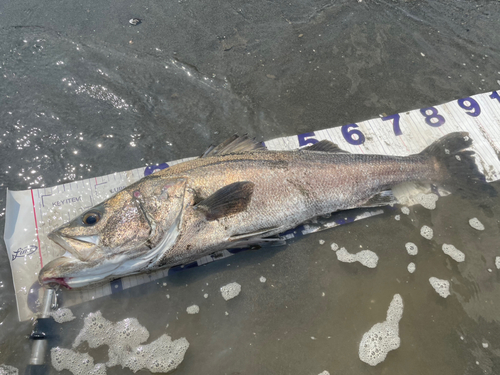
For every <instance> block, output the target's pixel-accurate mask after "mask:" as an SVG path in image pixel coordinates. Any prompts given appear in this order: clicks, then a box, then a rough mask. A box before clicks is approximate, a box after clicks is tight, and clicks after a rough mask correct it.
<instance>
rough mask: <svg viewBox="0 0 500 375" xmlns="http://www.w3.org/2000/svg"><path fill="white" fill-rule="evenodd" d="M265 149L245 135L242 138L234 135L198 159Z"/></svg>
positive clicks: (210, 148)
mask: <svg viewBox="0 0 500 375" xmlns="http://www.w3.org/2000/svg"><path fill="white" fill-rule="evenodd" d="M265 149H266V147H265V146H264V145H263V144H262V143H258V142H255V139H250V138H248V135H247V134H245V135H242V136H239V135H238V134H235V135H233V136H232V137H230V138H228V139H226V140H225V141H224V142H222V143H221V144H219V145H217V146H210V147H209V148H208V150H207V151H205V152H204V154H203V155H201V156H200V157H201V158H206V157H208V156H219V155H227V154H235V153H239V152H249V151H258V150H265Z"/></svg>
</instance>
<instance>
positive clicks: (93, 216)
mask: <svg viewBox="0 0 500 375" xmlns="http://www.w3.org/2000/svg"><path fill="white" fill-rule="evenodd" d="M99 220H101V214H100V213H99V212H87V213H86V214H85V216H83V219H82V221H83V224H85V225H88V226H92V225H94V224H96V223H97V222H98V221H99Z"/></svg>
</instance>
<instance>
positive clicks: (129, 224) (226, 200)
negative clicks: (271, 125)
mask: <svg viewBox="0 0 500 375" xmlns="http://www.w3.org/2000/svg"><path fill="white" fill-rule="evenodd" d="M471 145H472V139H471V138H470V137H469V135H468V133H466V132H456V133H450V134H448V135H445V136H444V137H442V138H441V139H439V140H437V141H436V142H434V143H432V144H431V145H429V146H428V147H427V148H425V149H424V150H423V151H421V152H420V153H418V154H413V155H409V156H386V155H368V154H351V153H348V152H346V151H344V150H342V149H340V148H339V147H338V146H337V145H336V144H334V143H332V142H330V141H327V140H323V141H319V142H318V143H315V144H313V145H310V146H307V147H304V148H300V149H297V150H292V151H271V150H267V149H266V148H265V146H264V145H263V144H262V143H258V142H255V141H254V140H252V139H250V138H249V137H248V136H247V135H244V136H238V135H235V136H233V137H231V138H229V139H227V140H226V141H224V142H223V143H221V144H220V145H218V146H216V147H213V146H211V147H210V148H209V149H208V150H207V151H206V152H205V153H204V154H203V155H201V157H199V158H196V159H192V160H189V161H186V162H183V163H179V164H176V165H173V166H171V167H169V168H166V169H163V170H161V171H158V172H156V173H153V174H151V175H149V176H146V177H144V178H142V179H141V180H139V181H137V182H135V183H133V184H131V185H130V186H128V187H127V188H125V189H123V190H121V191H119V192H118V193H116V194H115V195H114V196H112V197H110V198H109V199H107V200H105V201H103V202H102V203H100V204H98V205H96V206H94V207H92V208H91V209H89V210H88V211H85V212H83V213H82V214H81V215H80V216H78V217H76V218H75V219H73V220H72V221H70V222H68V223H66V224H64V225H62V226H61V227H59V228H57V229H55V230H53V231H52V232H51V233H50V234H49V235H48V238H49V239H51V240H52V241H54V242H55V243H56V244H58V245H59V246H60V247H62V249H64V250H65V251H66V252H65V254H64V255H62V256H60V257H57V258H55V259H54V260H52V261H51V262H49V263H47V264H46V265H45V266H44V267H43V268H42V270H41V271H40V273H39V282H40V283H41V284H43V285H47V284H48V285H53V284H58V285H62V286H65V287H67V288H79V287H83V286H87V285H91V284H95V283H99V282H102V281H104V280H111V279H116V278H120V277H123V276H127V275H131V274H137V273H142V272H151V271H154V270H157V269H160V268H170V267H174V266H178V265H182V264H187V263H189V262H192V261H194V260H197V259H199V258H201V257H203V256H205V255H209V254H212V253H216V252H218V251H221V250H223V249H227V248H241V247H244V246H251V245H252V244H259V243H266V242H269V243H272V242H273V241H278V240H279V239H280V237H279V234H280V233H283V232H285V231H287V230H289V229H293V228H295V227H297V226H298V225H300V224H301V223H303V222H305V221H307V220H310V219H312V218H314V217H317V216H321V215H328V214H331V213H333V212H336V211H340V210H348V209H352V208H357V207H379V206H385V205H388V204H392V203H397V199H396V198H395V196H394V194H393V191H392V188H394V187H395V186H398V185H399V184H402V183H407V182H427V183H433V184H436V185H437V186H440V187H443V188H444V189H446V190H448V191H450V192H452V193H459V194H461V195H462V196H464V197H478V196H481V195H484V194H487V195H490V196H494V195H496V191H495V189H494V188H493V187H491V185H489V184H487V183H486V180H485V177H484V175H483V174H482V173H481V172H480V171H479V170H478V168H477V165H476V163H475V160H474V157H473V155H474V152H473V151H471V150H468V148H470V146H471Z"/></svg>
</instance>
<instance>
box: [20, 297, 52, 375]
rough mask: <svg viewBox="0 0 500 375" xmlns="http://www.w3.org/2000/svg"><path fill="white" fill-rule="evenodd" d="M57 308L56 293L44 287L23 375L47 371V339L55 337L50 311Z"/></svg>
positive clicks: (35, 374) (46, 372)
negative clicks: (28, 357) (29, 355)
mask: <svg viewBox="0 0 500 375" xmlns="http://www.w3.org/2000/svg"><path fill="white" fill-rule="evenodd" d="M56 308H57V294H56V290H55V289H53V288H44V292H43V300H42V305H41V311H40V315H39V317H38V318H37V319H36V320H35V325H34V327H33V331H32V332H31V335H30V339H31V340H33V344H32V347H31V357H30V362H29V365H28V366H27V367H26V371H25V372H24V375H44V374H48V373H49V365H48V364H46V363H45V358H46V356H47V348H48V345H49V340H54V339H55V338H56V333H55V332H56V329H55V321H54V319H52V317H51V316H50V312H51V311H52V310H54V309H56Z"/></svg>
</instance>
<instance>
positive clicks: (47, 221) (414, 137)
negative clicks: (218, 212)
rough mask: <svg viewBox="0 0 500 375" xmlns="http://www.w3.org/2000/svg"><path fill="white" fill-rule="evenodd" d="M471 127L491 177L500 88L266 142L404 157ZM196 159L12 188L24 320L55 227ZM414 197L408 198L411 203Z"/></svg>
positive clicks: (326, 222)
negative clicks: (160, 172)
mask: <svg viewBox="0 0 500 375" xmlns="http://www.w3.org/2000/svg"><path fill="white" fill-rule="evenodd" d="M456 131H467V132H469V134H470V137H471V138H472V139H473V141H474V143H473V146H472V149H473V150H474V151H475V152H476V162H477V164H478V166H479V169H480V170H481V171H482V172H483V173H484V174H485V176H486V180H487V181H489V182H491V181H495V180H498V179H499V176H500V160H499V156H500V95H499V93H498V92H496V91H494V92H491V93H484V94H479V95H475V96H473V97H468V98H464V99H459V100H454V101H451V102H448V103H445V104H442V105H438V106H435V107H428V108H422V109H417V110H413V111H409V112H405V113H399V114H395V115H390V116H385V117H380V118H376V119H372V120H368V121H363V122H359V123H356V124H348V125H344V126H342V127H337V128H330V129H324V130H319V131H315V132H310V133H304V134H300V135H298V136H291V137H283V138H276V139H273V140H270V141H266V142H265V145H266V146H267V148H268V149H270V150H292V149H296V148H299V147H302V146H306V145H310V144H314V143H316V142H318V141H320V140H323V139H327V140H330V141H332V142H334V143H336V144H337V145H338V146H339V147H340V148H342V149H344V150H346V151H349V152H351V153H358V154H381V155H399V156H406V155H410V154H416V153H419V152H420V151H422V150H423V149H424V148H425V147H427V146H428V145H430V144H431V143H432V142H434V141H435V140H437V139H439V138H441V137H442V136H444V135H445V134H448V133H452V132H456ZM186 160H190V159H181V160H177V161H173V162H168V163H163V164H159V165H156V166H149V167H147V168H138V169H134V170H131V171H127V172H119V173H113V174H110V175H107V176H100V177H95V178H91V179H87V180H82V181H74V182H70V183H67V184H63V185H58V186H54V187H51V188H41V189H33V190H24V191H8V192H7V211H6V218H5V235H4V239H5V243H6V245H7V252H8V255H9V260H10V265H11V268H12V275H13V279H14V287H15V293H16V299H17V307H18V313H19V319H20V320H26V319H29V318H31V317H33V316H35V313H36V311H37V301H38V300H39V291H40V288H41V286H40V285H39V283H38V281H37V277H38V272H39V271H40V269H41V268H42V267H43V265H44V264H47V263H48V262H49V261H51V260H52V259H54V258H56V257H58V256H60V255H62V253H63V250H62V249H61V248H60V247H59V246H58V245H56V244H55V243H54V242H52V241H50V240H49V239H48V238H47V235H48V234H49V233H50V232H51V231H52V230H53V229H55V228H57V227H59V226H60V225H62V224H64V223H65V222H67V221H69V220H72V219H73V218H74V217H76V216H78V215H80V214H81V213H82V212H83V211H86V210H88V209H89V208H91V207H93V206H94V205H96V204H98V203H100V202H101V201H103V200H105V199H107V198H109V197H110V196H112V195H113V194H115V193H116V192H118V191H120V190H122V189H123V188H125V187H126V186H128V185H129V184H131V183H133V182H135V181H137V180H139V179H141V178H143V177H144V176H147V175H149V174H151V173H154V172H155V171H156V170H160V169H164V168H168V167H169V166H171V165H174V164H178V163H181V162H183V161H186ZM407 203H408V204H411V201H410V202H407ZM381 213H383V210H381V209H373V208H372V209H364V210H351V211H346V212H340V213H336V214H333V215H332V216H331V217H325V218H318V219H315V220H312V221H310V222H308V223H305V224H303V225H301V226H300V227H298V228H295V229H294V230H290V231H287V232H286V233H284V234H282V237H283V238H284V239H288V238H293V237H296V236H299V235H304V234H308V233H312V232H317V231H319V230H323V229H326V228H331V227H334V226H337V225H342V224H345V223H348V222H352V221H355V220H360V219H363V218H366V217H370V216H373V215H378V214H381ZM238 251H240V250H229V251H228V250H224V251H222V252H221V253H219V254H213V255H209V256H205V257H203V258H201V259H199V260H198V261H197V262H194V263H191V264H187V265H185V266H183V267H175V268H171V269H165V270H159V271H156V272H152V273H149V274H139V275H135V276H128V277H124V278H121V279H118V280H114V281H111V282H106V283H103V284H99V285H98V286H97V287H87V288H83V289H81V290H79V289H76V290H68V291H64V292H63V295H62V297H63V305H64V306H72V305H75V304H78V303H82V302H85V301H89V300H92V299H95V298H99V297H103V296H106V295H109V294H112V293H117V292H120V291H121V290H123V289H127V288H130V287H133V286H136V285H139V284H143V283H146V282H149V281H152V280H157V279H159V278H163V277H165V276H167V275H168V274H169V273H172V272H177V271H179V270H181V269H185V268H191V267H195V266H200V265H203V264H206V263H208V262H212V261H214V260H217V259H221V258H225V257H228V256H230V255H232V254H234V253H236V252H238Z"/></svg>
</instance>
